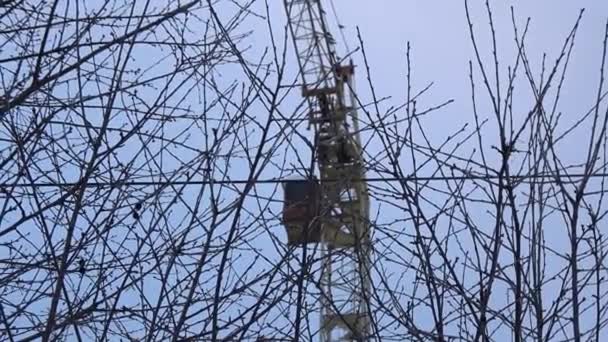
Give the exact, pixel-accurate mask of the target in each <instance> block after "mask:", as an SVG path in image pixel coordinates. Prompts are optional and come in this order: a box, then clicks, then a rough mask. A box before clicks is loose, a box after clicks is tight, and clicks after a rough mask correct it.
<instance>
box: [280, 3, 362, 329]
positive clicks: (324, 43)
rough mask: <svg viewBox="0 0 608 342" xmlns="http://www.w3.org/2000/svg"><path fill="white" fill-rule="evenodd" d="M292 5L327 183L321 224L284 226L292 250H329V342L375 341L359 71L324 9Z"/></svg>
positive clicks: (317, 215)
mask: <svg viewBox="0 0 608 342" xmlns="http://www.w3.org/2000/svg"><path fill="white" fill-rule="evenodd" d="M284 5H285V9H286V12H287V16H288V20H289V28H290V31H291V35H292V37H293V42H294V46H295V50H296V55H297V60H298V63H299V69H300V74H301V80H302V95H303V97H304V98H305V99H306V101H307V102H308V105H309V108H308V109H309V123H310V125H311V126H312V127H313V128H314V135H315V152H314V155H315V162H316V164H317V165H318V171H319V176H320V180H319V183H320V186H318V189H319V190H318V192H319V194H318V195H316V197H317V198H318V200H315V201H314V203H315V205H314V206H315V209H314V218H313V219H312V220H300V221H298V220H285V219H284V225H285V226H286V228H287V231H288V236H289V240H290V243H292V244H300V245H305V244H313V243H321V248H322V253H323V258H322V260H323V261H322V263H323V272H322V281H321V290H322V295H321V299H320V302H321V305H322V309H321V321H320V330H321V340H322V341H352V340H355V341H360V340H367V339H368V338H369V337H368V336H369V335H370V324H369V321H370V320H369V317H368V315H369V305H368V303H369V301H368V294H369V291H368V290H369V286H370V285H369V284H370V279H369V258H370V255H369V254H370V251H371V248H370V241H371V240H370V228H369V227H370V225H369V198H368V191H367V185H366V183H365V182H363V181H361V180H362V179H365V169H364V162H363V157H362V149H361V142H360V136H359V124H358V118H357V111H356V104H355V101H356V100H355V99H356V96H355V93H354V89H355V87H354V83H353V82H354V66H353V64H352V63H349V64H345V63H343V61H341V60H340V59H339V58H338V56H337V54H336V51H335V41H334V39H333V37H332V35H331V33H330V32H329V29H328V24H327V22H326V19H325V11H324V9H323V6H322V4H321V1H319V0H285V1H284ZM314 183H315V184H316V181H314ZM315 188H317V187H316V186H315ZM309 200H310V198H309ZM317 202H318V204H316V203H317ZM308 207H310V205H309V206H308Z"/></svg>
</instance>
